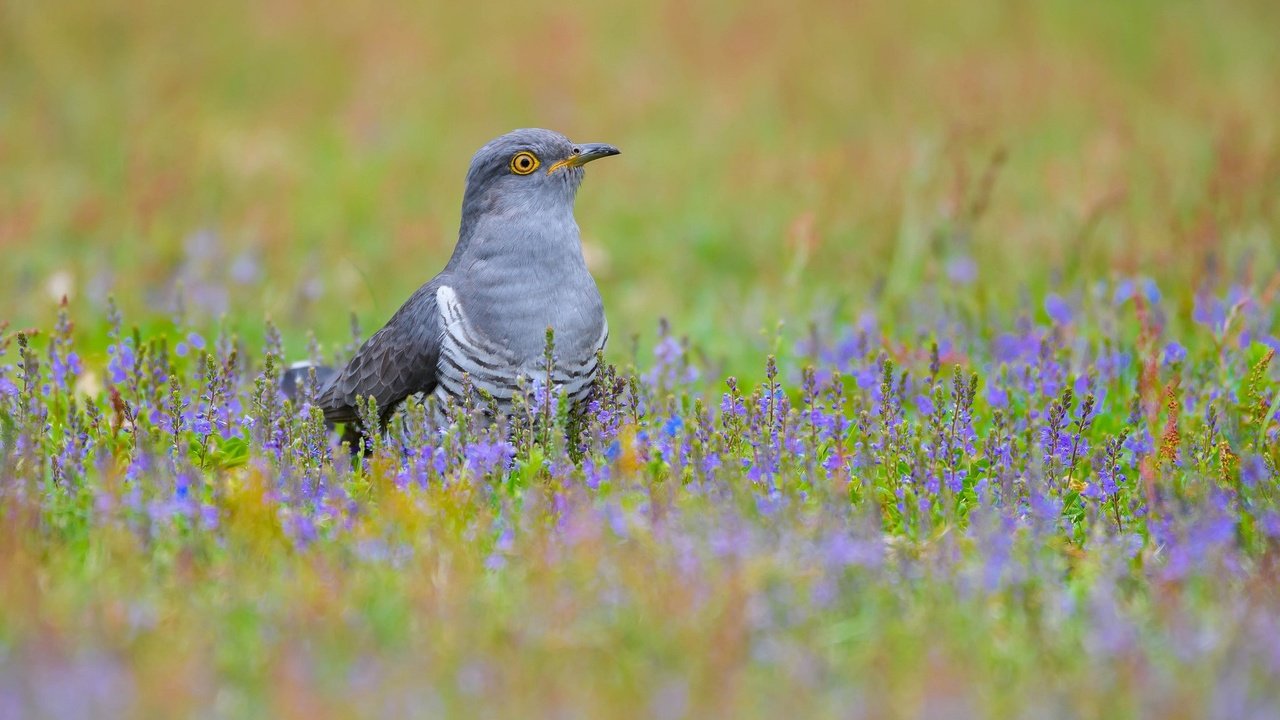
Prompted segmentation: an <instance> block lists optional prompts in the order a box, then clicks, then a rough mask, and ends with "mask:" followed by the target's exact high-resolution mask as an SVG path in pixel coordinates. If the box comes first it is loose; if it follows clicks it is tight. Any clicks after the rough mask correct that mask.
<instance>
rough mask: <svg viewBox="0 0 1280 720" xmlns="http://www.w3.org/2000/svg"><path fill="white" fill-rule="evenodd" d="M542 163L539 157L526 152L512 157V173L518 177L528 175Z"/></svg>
mask: <svg viewBox="0 0 1280 720" xmlns="http://www.w3.org/2000/svg"><path fill="white" fill-rule="evenodd" d="M541 164H542V163H541V162H540V161H539V160H538V156H537V155H534V154H533V153H531V152H529V151H527V150H525V151H522V152H518V153H516V154H515V155H513V156H511V172H513V173H515V174H517V175H528V174H529V173H531V172H533V171H534V170H537V169H538V166H539V165H541Z"/></svg>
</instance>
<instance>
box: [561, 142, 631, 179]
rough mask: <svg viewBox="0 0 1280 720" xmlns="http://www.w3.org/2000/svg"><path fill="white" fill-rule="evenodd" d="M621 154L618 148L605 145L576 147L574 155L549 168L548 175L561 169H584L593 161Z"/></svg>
mask: <svg viewBox="0 0 1280 720" xmlns="http://www.w3.org/2000/svg"><path fill="white" fill-rule="evenodd" d="M621 153H622V151H621V150H619V149H618V148H616V147H614V146H612V145H606V144H604V143H582V144H580V145H574V146H573V154H572V155H570V156H569V157H567V158H565V159H563V160H561V161H560V162H558V163H556V164H554V165H552V166H551V167H549V168H547V174H548V175H550V174H551V173H553V172H555V171H557V170H559V169H561V168H576V167H582V166H583V165H586V164H587V163H589V162H591V161H592V160H599V159H600V158H603V157H609V156H610V155H619V154H621Z"/></svg>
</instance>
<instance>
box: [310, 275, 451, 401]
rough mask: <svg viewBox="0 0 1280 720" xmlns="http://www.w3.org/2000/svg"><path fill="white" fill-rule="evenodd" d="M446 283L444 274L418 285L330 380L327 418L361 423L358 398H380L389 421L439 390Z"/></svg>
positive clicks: (326, 396) (323, 396) (324, 398)
mask: <svg viewBox="0 0 1280 720" xmlns="http://www.w3.org/2000/svg"><path fill="white" fill-rule="evenodd" d="M441 282H442V276H436V277H435V278H434V279H433V280H432V281H431V282H429V283H427V284H426V285H423V286H422V287H420V288H418V291H417V292H415V293H414V294H413V296H412V297H410V298H409V299H408V300H407V301H406V302H405V304H404V305H402V306H400V309H399V310H397V311H396V314H395V315H393V316H392V317H391V320H389V321H388V322H387V324H386V325H385V326H383V328H382V329H381V330H379V331H378V332H376V333H374V334H373V336H372V337H370V338H369V339H368V340H366V341H365V342H364V344H363V345H361V346H360V349H359V350H357V351H356V354H355V356H354V357H352V358H351V361H350V362H348V363H347V366H346V367H345V368H343V369H342V371H341V372H339V373H337V374H336V375H335V376H334V377H333V378H332V379H331V380H330V382H329V383H327V384H326V386H325V387H324V388H323V389H322V390H321V392H320V397H319V398H317V403H318V404H319V406H320V407H322V408H324V416H325V419H326V420H328V421H330V422H353V421H355V420H356V419H357V418H358V416H357V414H356V398H358V397H361V396H365V397H372V398H373V399H375V400H376V401H377V402H378V411H379V414H381V415H383V417H384V419H385V417H386V415H387V414H388V413H389V412H390V411H391V410H392V409H394V408H395V406H396V405H397V404H399V402H400V401H401V400H404V399H405V398H406V397H409V396H410V395H412V394H414V393H419V392H420V393H430V392H431V391H432V390H434V389H435V387H436V362H437V360H438V359H439V357H440V333H441V331H442V330H441V326H440V317H439V313H438V312H437V310H436V288H437V287H439V285H440V283H441Z"/></svg>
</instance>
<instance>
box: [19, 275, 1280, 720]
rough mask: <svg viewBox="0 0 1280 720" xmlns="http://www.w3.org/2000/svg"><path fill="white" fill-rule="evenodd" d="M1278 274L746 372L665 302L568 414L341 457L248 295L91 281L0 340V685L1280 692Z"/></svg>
mask: <svg viewBox="0 0 1280 720" xmlns="http://www.w3.org/2000/svg"><path fill="white" fill-rule="evenodd" d="M1276 291H1277V288H1276V287H1275V285H1274V284H1273V285H1272V286H1271V287H1269V288H1257V287H1248V286H1237V287H1234V288H1233V289H1231V290H1230V292H1228V293H1226V294H1225V295H1221V296H1217V295H1211V294H1205V295H1202V296H1199V297H1197V298H1195V299H1194V305H1195V310H1194V314H1195V318H1196V324H1195V326H1194V327H1193V328H1192V329H1190V330H1188V334H1187V336H1185V337H1178V336H1171V335H1170V333H1169V332H1168V331H1167V329H1166V315H1167V313H1168V312H1169V308H1170V306H1171V301H1170V300H1169V299H1168V298H1166V297H1164V295H1163V292H1162V290H1161V289H1160V288H1159V287H1158V286H1157V285H1156V284H1155V283H1154V282H1152V281H1150V280H1143V279H1141V278H1139V279H1133V280H1129V279H1125V280H1121V281H1118V282H1114V283H1107V282H1101V283H1098V284H1096V285H1095V286H1093V287H1091V288H1089V290H1088V291H1087V292H1078V293H1074V294H1068V295H1058V294H1051V295H1048V296H1047V297H1045V298H1043V299H1042V301H1041V304H1042V305H1043V307H1042V308H1041V307H1036V308H1033V310H1034V311H1033V312H1028V313H1026V314H1025V315H1020V316H1018V317H1017V318H1015V319H1014V320H1013V321H1012V322H1011V323H1009V324H1008V325H1007V326H999V327H995V326H993V325H992V324H991V323H989V322H986V321H980V320H978V319H976V318H965V317H963V316H961V315H960V314H957V313H953V312H948V311H945V310H940V311H938V312H936V313H934V314H923V313H922V315H921V317H922V318H926V317H927V320H921V321H920V323H919V324H918V326H916V327H911V328H899V329H897V330H895V331H893V332H890V331H887V330H885V329H884V328H881V327H880V326H879V325H878V324H877V321H876V318H875V317H874V315H871V314H867V315H865V316H863V317H862V319H861V320H860V321H859V322H858V323H857V324H855V325H853V326H850V327H842V328H830V329H827V328H819V327H816V326H815V328H814V329H813V331H812V333H811V334H810V335H809V336H808V337H806V338H805V339H804V340H803V341H801V342H799V343H797V344H796V345H795V347H791V348H787V349H786V351H785V352H783V353H781V356H780V357H777V358H775V357H773V356H769V357H767V358H766V357H762V358H761V359H760V362H761V364H762V372H761V373H760V375H759V377H760V378H761V380H760V382H753V383H750V384H748V383H745V382H740V381H738V380H735V379H734V378H732V377H728V378H724V379H722V380H721V379H715V380H714V381H713V382H706V378H704V377H702V373H703V372H704V369H703V368H701V367H699V365H698V364H697V363H696V362H694V361H693V360H692V359H691V354H690V353H689V352H688V349H687V344H686V341H685V340H682V339H680V338H678V337H677V336H676V335H674V334H671V332H670V331H669V330H668V329H667V328H666V327H665V326H664V327H663V328H662V330H661V331H660V338H659V341H658V343H657V344H656V347H655V348H654V350H653V353H652V357H648V358H646V359H644V361H643V362H642V363H640V365H639V366H638V367H627V368H625V369H620V368H617V367H615V366H610V369H609V371H608V372H607V373H605V374H604V375H603V376H602V377H601V378H600V379H599V381H598V383H597V385H596V388H595V395H594V399H593V401H592V402H591V404H590V407H589V409H587V411H586V412H585V413H584V414H582V415H580V416H576V415H575V416H570V414H569V413H568V412H567V410H566V408H564V407H563V406H562V404H561V403H560V402H559V399H558V398H557V397H556V395H555V392H554V388H550V389H547V388H537V387H535V388H531V390H530V397H529V401H528V403H527V404H525V405H524V406H522V407H521V408H520V410H519V412H518V414H517V416H516V417H515V418H513V419H512V421H511V422H510V423H509V424H495V423H492V422H488V421H487V419H486V411H485V402H484V398H477V399H476V401H475V402H474V403H472V404H471V405H470V406H466V407H454V408H450V409H449V410H448V419H447V422H443V423H442V424H438V423H437V422H436V421H435V420H434V419H433V417H434V415H435V414H434V413H432V412H431V411H430V409H429V408H425V407H424V406H423V405H422V404H420V403H412V402H411V403H409V404H408V405H407V406H406V407H405V408H404V410H402V411H401V412H399V413H397V415H395V416H394V417H393V419H392V420H391V421H390V422H389V425H388V427H386V428H385V432H384V433H380V434H379V433H375V434H373V435H371V438H370V441H369V442H368V446H367V447H365V448H364V452H363V454H361V453H357V454H355V455H353V454H351V453H350V452H349V448H348V447H345V446H339V445H338V443H337V439H336V437H337V436H336V435H335V434H334V433H333V432H330V431H329V430H328V429H326V427H325V425H324V422H323V418H322V416H321V414H320V413H319V411H318V410H316V409H314V408H312V407H311V406H310V405H309V404H308V403H307V402H306V396H307V395H308V394H309V393H308V392H307V391H306V390H305V389H304V392H303V396H302V397H301V398H300V399H299V402H298V404H296V405H295V404H293V403H291V402H290V401H288V400H286V399H285V397H284V395H283V394H282V393H281V392H280V391H279V390H278V387H277V385H278V379H279V374H280V369H281V367H282V362H283V361H284V359H285V358H287V357H289V355H288V353H287V351H286V349H284V348H282V347H281V345H280V341H279V339H278V335H276V334H275V333H274V331H273V330H272V329H271V328H268V331H267V333H266V337H267V341H266V343H265V345H264V346H262V347H250V346H246V344H245V343H243V342H241V341H239V340H237V339H236V337H235V336H232V335H226V334H221V335H218V336H217V337H204V336H201V335H200V334H198V333H196V332H194V331H190V332H188V331H180V332H179V334H178V338H179V339H177V340H176V341H175V340H171V339H167V336H161V337H145V336H142V335H140V334H139V333H138V332H136V331H132V330H130V329H129V327H128V325H127V324H125V322H124V321H123V320H122V319H121V318H120V317H119V313H118V312H115V311H112V314H111V320H110V345H109V348H108V350H107V353H106V357H105V358H103V362H102V363H100V365H101V367H97V368H93V367H91V363H87V362H86V361H85V360H84V359H82V358H81V356H80V355H79V354H78V352H77V349H76V345H75V340H74V337H75V332H74V326H73V317H72V315H73V313H72V312H71V309H70V308H67V307H64V308H63V309H62V311H61V312H60V314H59V320H58V323H57V326H56V327H55V328H53V329H52V330H51V331H50V332H48V333H42V334H40V335H39V336H37V337H34V338H33V337H29V336H27V335H25V334H23V333H15V332H12V331H9V332H6V334H5V335H4V341H3V345H0V350H2V351H3V355H2V356H0V360H2V363H3V364H2V365H0V458H2V460H0V462H2V464H0V493H2V496H0V497H2V499H3V505H0V507H2V508H3V520H4V522H3V527H2V528H0V638H2V639H3V648H4V652H3V654H0V715H3V716H5V717H45V716H49V717H69V716H78V717H90V716H94V717H106V716H114V715H135V714H141V715H146V716H173V715H177V714H187V713H192V712H194V713H195V714H196V715H204V714H211V715H231V716H242V715H261V714H269V715H274V716H280V717H285V716H300V715H310V716H321V717H327V716H346V715H380V716H422V717H436V716H444V715H449V716H464V717H482V716H483V717H515V716H529V715H537V716H548V717H629V716H635V717H664V718H667V717H671V718H675V717H708V716H714V717H776V716H778V715H780V714H784V713H787V714H796V715H798V716H801V717H883V716H886V715H895V716H896V715H910V716H919V717H944V716H945V717H964V716H970V717H984V716H993V715H997V716H1017V717H1032V716H1044V717H1072V716H1108V717H1124V716H1161V717H1184V716H1185V717H1202V716H1216V717H1233V718H1245V717H1257V718H1263V717H1274V715H1275V713H1277V712H1280V586H1277V583H1276V580H1275V578H1276V574H1275V573H1276V572H1277V569H1278V567H1277V566H1278V564H1280V471H1278V467H1280V441H1278V436H1280V403H1277V393H1278V392H1280V383H1278V382H1277V376H1278V374H1280V373H1278V372H1277V371H1278V370H1280V362H1277V361H1276V360H1275V354H1276V350H1277V349H1280V340H1278V339H1277V337H1276V335H1275V334H1274V333H1275V332H1276V328H1277V321H1278V318H1277V313H1276V307H1277V304H1276V303H1275V302H1274V300H1273V298H1272V295H1273V294H1274V293H1275V292H1276ZM1085 328H1090V329H1092V331H1091V332H1084V329H1085ZM1100 330H1104V331H1100ZM313 352H314V349H313ZM552 361H554V350H553V349H552ZM95 371H97V373H96V374H97V375H98V377H100V378H101V380H100V382H101V387H98V388H89V387H88V386H87V385H86V383H85V378H86V377H89V376H90V374H94V373H95ZM373 416H374V417H376V413H374V415H373ZM197 709H200V710H199V711H197Z"/></svg>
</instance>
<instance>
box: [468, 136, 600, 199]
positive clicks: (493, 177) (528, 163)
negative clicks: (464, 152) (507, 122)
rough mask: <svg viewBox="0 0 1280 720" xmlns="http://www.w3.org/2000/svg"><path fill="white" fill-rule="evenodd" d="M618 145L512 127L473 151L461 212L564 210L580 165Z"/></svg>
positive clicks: (574, 189) (578, 181)
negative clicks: (474, 152) (585, 141)
mask: <svg viewBox="0 0 1280 720" xmlns="http://www.w3.org/2000/svg"><path fill="white" fill-rule="evenodd" d="M618 153H619V150H618V149H617V148H615V147H613V146H612V145H605V144H603V143H575V142H573V141H571V140H569V138H567V137H565V136H563V135H561V134H560V133H558V132H553V131H551V130H542V129H540V128H525V129H522V130H513V131H512V132H509V133H507V134H506V135H503V136H501V137H499V138H496V139H494V140H491V141H490V142H489V143H488V144H486V145H485V146H484V147H482V148H480V150H479V151H477V152H476V154H475V157H473V158H472V159H471V169H470V170H468V171H467V188H466V194H465V196H464V197H463V203H462V205H463V216H464V220H465V218H466V216H468V215H473V214H476V213H502V214H507V213H522V212H537V211H546V210H569V211H572V208H573V198H574V195H575V194H576V193H577V191H578V186H579V185H581V184H582V177H583V170H582V166H583V165H586V164H587V163H589V162H591V161H592V160H598V159H600V158H602V157H609V156H610V155H617V154H618Z"/></svg>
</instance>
